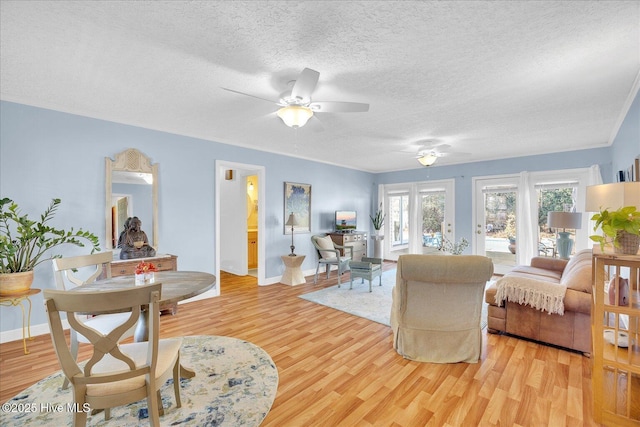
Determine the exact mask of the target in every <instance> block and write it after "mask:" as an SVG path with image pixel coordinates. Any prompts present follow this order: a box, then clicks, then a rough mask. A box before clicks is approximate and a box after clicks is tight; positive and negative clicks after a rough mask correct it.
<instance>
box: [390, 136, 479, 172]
mask: <svg viewBox="0 0 640 427" xmlns="http://www.w3.org/2000/svg"><path fill="white" fill-rule="evenodd" d="M451 148H452V147H451V145H449V144H444V143H440V144H437V143H434V141H422V144H412V145H411V147H410V148H407V149H405V150H402V151H403V152H414V151H417V153H416V155H415V158H416V160H417V161H418V163H420V164H421V165H422V166H425V167H429V166H432V165H433V164H434V163H435V162H436V160H438V159H439V158H440V157H445V156H453V155H456V156H466V155H470V153H460V152H455V151H451Z"/></svg>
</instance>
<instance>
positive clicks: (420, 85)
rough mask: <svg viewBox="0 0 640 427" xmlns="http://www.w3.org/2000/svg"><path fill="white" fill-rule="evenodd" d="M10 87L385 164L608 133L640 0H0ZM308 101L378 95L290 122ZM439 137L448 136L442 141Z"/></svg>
mask: <svg viewBox="0 0 640 427" xmlns="http://www.w3.org/2000/svg"><path fill="white" fill-rule="evenodd" d="M0 57H1V63H0V67H1V68H0V91H1V92H0V96H1V98H2V99H3V100H8V101H14V102H20V103H24V104H29V105H35V106H40V107H45V108H52V109H55V110H60V111H66V112H70V113H75V114H80V115H85V116H90V117H96V118H101V119H105V120H110V121H115V122H120V123H126V124H131V125H136V126H142V127H146V128H150V129H157V130H162V131H167V132H172V133H177V134H182V135H188V136H193V137H197V138H203V139H206V140H211V141H219V142H224V143H228V144H233V145H239V146H245V147H252V148H256V149H259V150H264V151H270V152H277V153H285V154H289V155H293V156H297V157H302V158H309V159H315V160H319V161H323V162H327V163H333V164H339V165H345V166H348V167H353V168H357V169H361V170H367V171H373V172H380V171H391V170H403V169H413V168H416V167H419V165H418V163H417V162H416V160H415V158H414V157H415V153H416V151H417V150H418V146H419V145H420V143H418V141H423V140H429V141H431V142H430V144H435V145H437V144H445V145H441V146H440V147H439V148H440V149H443V147H446V146H449V148H448V150H447V151H451V152H454V153H455V152H457V153H462V154H457V155H456V154H450V155H448V156H446V157H442V158H440V159H438V162H437V163H436V165H439V164H453V163H461V162H469V161H479V160H490V159H498V158H508V157H514V156H520V155H526V154H540V153H551V152H559V151H566V150H573V149H579V148H594V147H603V146H607V145H608V144H610V143H611V138H612V136H613V135H614V132H615V131H616V130H617V127H618V126H619V124H620V120H621V117H623V115H624V114H625V113H626V108H627V107H628V103H629V100H630V97H631V96H633V93H632V92H633V90H634V87H636V86H634V82H635V80H636V78H637V77H638V75H639V71H640V2H638V1H596V2H593V1H577V2H572V1H550V2H544V1H535V2H534V1H530V2H525V1H514V2H498V1H486V2H485V1H471V2H465V1H455V2H454V1H452V2H446V1H445V2H430V1H429V2H410V1H406V2H380V1H377V2H374V1H362V2H351V1H340V2H338V1H313V2H311V1H309V2H285V1H251V2H237V1H234V2H231V1H220V2H213V1H207V2H204V1H203V2H199V1H184V2H183V1H136V2H123V1H91V2H88V1H85V2H78V1H43V2H38V1H5V0H2V2H1V10H0ZM305 67H309V68H312V69H315V70H317V71H319V72H320V80H319V83H318V86H317V88H316V90H315V92H314V94H313V100H315V101H353V102H365V103H369V104H370V110H369V112H367V113H340V114H339V113H319V114H316V115H315V116H314V118H312V119H311V121H310V122H309V124H307V125H306V126H305V127H303V128H300V129H297V130H294V129H291V128H288V127H286V126H285V125H284V124H283V123H282V122H281V121H280V119H279V118H278V117H277V116H276V115H275V111H276V110H277V108H278V107H277V106H276V105H275V104H272V103H269V102H266V101H264V100H260V99H256V98H251V97H246V96H242V95H238V94H235V93H231V92H228V91H225V90H222V89H221V88H222V87H225V88H230V89H234V90H238V91H242V92H246V93H250V94H253V95H255V96H257V97H260V98H266V99H273V100H274V101H277V100H278V98H279V95H280V93H282V92H283V91H285V90H286V89H287V84H288V82H289V81H290V80H293V79H295V78H296V76H297V75H298V73H299V72H300V71H301V70H302V69H303V68H305ZM443 151H444V150H443Z"/></svg>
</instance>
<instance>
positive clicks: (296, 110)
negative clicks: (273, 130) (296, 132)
mask: <svg viewBox="0 0 640 427" xmlns="http://www.w3.org/2000/svg"><path fill="white" fill-rule="evenodd" d="M277 114H278V117H280V118H281V119H282V121H283V122H284V124H285V125H287V126H289V127H290V128H294V129H296V128H300V127H302V126H304V125H306V124H307V121H308V120H309V119H310V118H311V116H313V111H311V108H309V107H304V106H302V105H287V106H286V107H282V108H281V109H279V110H278V113H277Z"/></svg>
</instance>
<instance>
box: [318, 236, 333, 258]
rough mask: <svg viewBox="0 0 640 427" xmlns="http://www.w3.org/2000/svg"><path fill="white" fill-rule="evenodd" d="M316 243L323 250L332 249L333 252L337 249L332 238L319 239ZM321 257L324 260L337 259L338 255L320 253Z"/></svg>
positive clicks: (325, 252)
mask: <svg viewBox="0 0 640 427" xmlns="http://www.w3.org/2000/svg"><path fill="white" fill-rule="evenodd" d="M316 243H317V244H318V247H320V248H321V249H332V250H333V249H335V247H334V246H333V240H331V236H324V237H318V238H317V239H316ZM320 256H322V258H323V259H328V258H335V257H336V253H335V252H327V251H320Z"/></svg>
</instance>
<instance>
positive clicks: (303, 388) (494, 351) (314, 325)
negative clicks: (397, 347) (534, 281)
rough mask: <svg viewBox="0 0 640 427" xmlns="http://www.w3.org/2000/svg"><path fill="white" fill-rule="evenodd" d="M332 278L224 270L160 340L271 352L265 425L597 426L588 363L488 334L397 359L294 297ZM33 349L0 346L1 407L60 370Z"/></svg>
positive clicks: (47, 350) (38, 346)
mask: <svg viewBox="0 0 640 427" xmlns="http://www.w3.org/2000/svg"><path fill="white" fill-rule="evenodd" d="M394 266H395V265H394V264H387V265H385V268H393V267H394ZM335 277H336V276H335V273H332V275H331V279H330V280H322V281H319V283H318V285H313V277H308V278H307V282H308V284H306V285H300V286H295V287H290V286H286V285H280V284H277V285H271V286H265V287H258V286H257V285H256V282H255V278H253V277H250V276H247V277H237V276H232V275H229V274H223V275H222V277H221V296H220V297H219V298H214V299H210V300H205V301H197V302H194V303H189V304H185V305H181V306H180V309H179V312H178V314H176V315H174V316H163V317H162V331H161V335H162V336H163V337H170V336H176V335H226V336H233V337H236V338H241V339H245V340H247V341H250V342H252V343H254V344H256V345H258V346H260V347H262V348H263V349H264V350H266V351H267V352H268V353H269V354H270V355H271V357H272V358H273V360H274V362H275V363H276V365H277V367H278V372H279V376H280V383H279V386H278V393H277V396H276V399H275V402H274V404H273V407H272V409H271V412H270V413H269V414H268V416H267V418H266V419H265V421H264V423H263V426H338V425H341V426H479V425H482V426H493V425H496V426H497V425H499V426H554V427H557V426H565V425H567V426H584V425H586V426H589V425H596V424H595V423H594V422H593V420H592V398H591V369H590V359H588V358H586V357H584V356H582V355H581V354H578V353H573V352H569V351H565V350H560V349H557V348H554V347H550V346H544V345H540V344H536V343H532V342H528V341H525V340H522V339H517V338H513V337H507V336H499V335H492V334H486V336H484V349H483V353H482V359H481V361H480V362H479V363H477V364H463V363H459V364H451V365H438V364H430V363H418V362H412V361H408V360H404V359H403V358H402V357H400V356H399V355H398V354H397V353H396V352H395V351H394V350H393V347H392V344H391V339H392V333H391V330H390V328H389V327H387V326H384V325H381V324H378V323H374V322H371V321H368V320H366V319H362V318H359V317H355V316H351V315H349V314H346V313H343V312H340V311H336V310H333V309H330V308H327V307H324V306H321V305H318V304H314V303H311V302H308V301H306V300H303V299H301V298H298V295H300V294H303V293H308V292H311V291H313V290H317V289H319V288H320V287H326V286H331V285H334V284H335V283H336V278H335ZM344 277H345V279H348V273H347V274H345V276H344ZM29 348H30V350H31V354H29V355H24V354H22V342H21V341H15V342H11V343H6V344H2V345H0V401H2V402H5V401H6V400H7V399H9V398H10V397H12V396H14V395H16V394H17V393H19V392H20V391H21V390H23V389H24V388H26V387H28V386H30V385H31V384H33V383H35V382H36V381H38V380H40V379H42V378H43V377H45V376H47V375H49V374H51V373H53V372H55V371H57V370H58V369H59V368H58V362H57V359H56V356H55V354H54V352H53V348H52V346H51V343H50V338H49V336H48V335H43V336H39V337H36V338H35V340H34V341H32V342H30V343H29ZM86 353H87V352H86V351H84V352H81V357H85V358H86V357H88V354H86ZM213 363H215V362H213ZM169 410H170V409H169Z"/></svg>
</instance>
